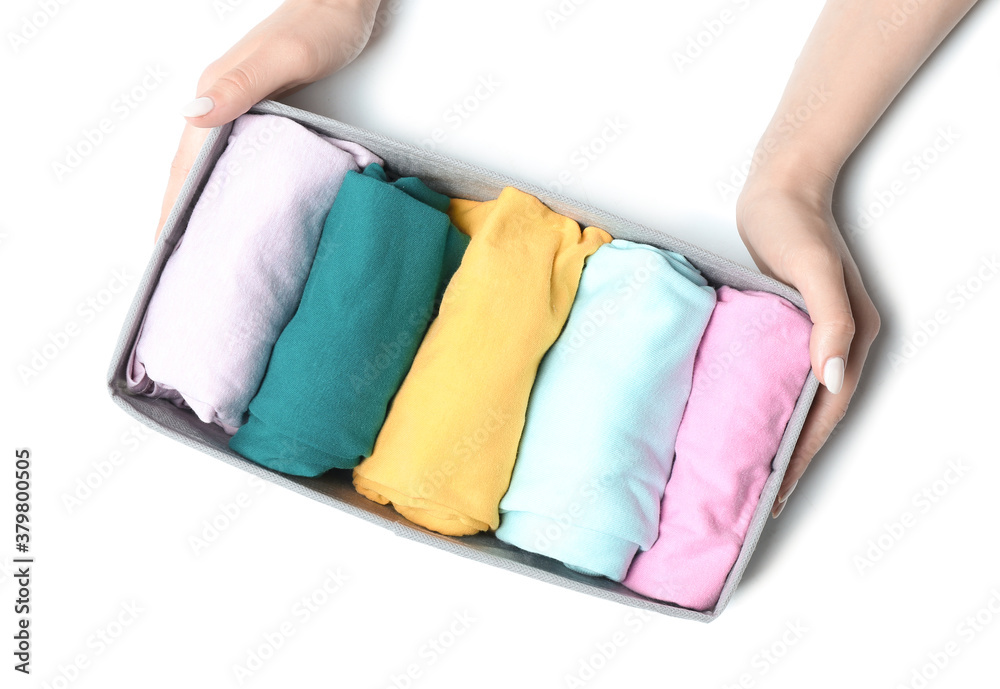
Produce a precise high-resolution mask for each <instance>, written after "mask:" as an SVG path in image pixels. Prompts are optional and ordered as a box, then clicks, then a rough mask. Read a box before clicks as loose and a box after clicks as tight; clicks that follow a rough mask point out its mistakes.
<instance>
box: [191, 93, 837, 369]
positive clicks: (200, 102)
mask: <svg viewBox="0 0 1000 689" xmlns="http://www.w3.org/2000/svg"><path fill="white" fill-rule="evenodd" d="M214 107H215V101H213V100H212V99H211V98H209V97H208V96H202V97H201V98H195V99H194V100H193V101H191V102H190V103H188V104H187V105H185V106H184V107H183V108H181V115H183V116H184V117H201V116H203V115H207V114H208V113H210V112H212V108H214ZM827 365H828V366H829V364H827Z"/></svg>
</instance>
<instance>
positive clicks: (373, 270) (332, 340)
mask: <svg viewBox="0 0 1000 689" xmlns="http://www.w3.org/2000/svg"><path fill="white" fill-rule="evenodd" d="M448 205H449V199H448V197H447V196H443V195H441V194H439V193H437V192H435V191H432V190H431V189H429V188H428V187H427V186H426V185H424V183H423V182H421V181H420V180H419V179H417V178H415V177H406V178H402V179H399V180H397V181H395V182H393V183H389V182H388V180H387V177H386V174H385V171H384V170H383V169H382V168H381V167H380V166H378V165H371V166H369V167H368V168H366V169H365V171H364V174H358V173H355V172H349V173H348V174H347V177H346V178H345V180H344V184H343V186H342V187H341V189H340V193H339V194H338V195H337V200H336V201H335V202H334V204H333V208H332V210H331V211H330V215H329V217H328V218H327V219H326V223H325V225H324V228H323V235H322V237H321V238H320V242H319V249H318V250H317V252H316V259H315V261H314V262H313V266H312V271H311V272H310V274H309V279H308V281H307V282H306V286H305V290H304V292H303V295H302V301H301V303H300V304H299V308H298V311H296V312H295V316H294V317H293V318H292V320H291V322H289V324H288V326H287V327H286V328H285V329H284V331H283V332H282V333H281V336H280V337H279V338H278V341H277V343H276V344H275V345H274V352H273V354H272V355H271V361H270V363H269V364H268V368H267V374H266V375H265V377H264V382H263V383H262V384H261V387H260V391H259V392H258V393H257V395H256V397H254V398H253V400H252V401H251V402H250V416H249V419H248V420H247V423H246V424H245V425H244V426H243V427H242V428H240V429H239V431H238V432H237V433H236V435H235V436H233V438H232V439H231V440H230V442H229V446H230V448H231V449H233V450H235V451H236V452H239V453H240V454H241V455H243V456H244V457H247V458H249V459H252V460H254V461H255V462H258V463H259V464H262V465H264V466H267V467H269V468H271V469H274V470H275V471H281V472H284V473H286V474H295V475H298V476H317V475H319V474H321V473H323V472H326V471H329V470H330V469H334V468H337V469H351V468H354V467H355V466H356V465H357V464H358V462H359V461H361V459H362V458H363V457H367V456H368V455H370V454H371V453H372V450H373V448H374V445H375V437H376V436H377V435H378V432H379V429H380V428H381V427H382V423H383V422H384V421H385V416H386V412H387V409H388V407H389V402H390V400H391V399H392V397H393V395H394V394H395V393H396V390H398V389H399V386H400V384H401V383H402V381H403V378H404V376H405V375H406V372H407V371H408V370H409V368H410V365H411V364H412V363H413V357H414V355H415V354H416V352H417V348H418V346H419V345H420V341H421V339H422V338H423V336H424V332H425V331H426V330H427V325H428V323H430V321H431V317H432V315H433V311H434V308H435V306H436V303H437V302H438V301H439V300H440V296H441V294H442V293H443V291H444V288H445V286H446V285H447V284H448V281H449V280H450V279H451V276H452V274H453V273H454V272H455V270H457V269H458V266H459V264H460V263H461V260H462V255H463V253H464V252H465V248H466V246H468V243H469V238H468V237H466V236H465V235H464V234H462V233H460V232H459V231H458V230H457V229H456V228H455V226H454V225H452V224H451V221H450V220H449V218H448V215H447V210H448Z"/></svg>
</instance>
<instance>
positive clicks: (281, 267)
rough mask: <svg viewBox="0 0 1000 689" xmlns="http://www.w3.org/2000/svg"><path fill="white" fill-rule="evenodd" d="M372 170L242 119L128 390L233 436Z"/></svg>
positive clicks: (276, 126)
mask: <svg viewBox="0 0 1000 689" xmlns="http://www.w3.org/2000/svg"><path fill="white" fill-rule="evenodd" d="M373 162H381V160H380V159H379V158H378V157H377V156H375V155H374V154H373V153H371V152H370V151H368V150H366V149H364V148H363V147H361V146H359V145H358V144H355V143H351V142H348V141H340V140H337V139H330V138H327V137H323V136H320V135H318V134H315V133H313V132H312V131H310V130H308V129H306V128H305V127H303V126H302V125H300V124H297V123H295V122H293V121H291V120H289V119H286V118H284V117H277V116H274V115H243V116H242V117H240V118H238V119H237V120H236V122H235V123H234V124H233V129H232V133H231V134H230V136H229V141H228V142H227V146H226V149H225V150H224V151H223V152H222V155H221V156H220V157H219V159H218V161H217V162H216V164H215V167H214V168H213V170H212V173H211V174H210V175H209V178H208V181H207V183H206V185H205V188H204V189H203V191H202V192H201V195H200V197H199V198H198V201H197V203H196V204H195V206H194V208H193V209H192V211H191V217H190V219H189V220H188V223H187V228H186V229H185V231H184V234H183V235H182V236H181V238H180V240H179V241H178V243H177V246H176V247H175V248H174V251H173V253H172V254H171V256H170V258H169V259H168V260H167V262H166V265H164V267H163V273H162V274H161V275H160V279H159V282H158V283H157V286H156V290H155V292H154V293H153V296H152V298H151V299H150V302H149V306H148V307H147V309H146V314H145V317H144V318H143V322H142V325H141V326H140V332H139V336H138V338H137V339H136V344H135V346H134V348H133V350H132V353H131V355H130V357H129V364H128V369H127V372H126V375H127V380H128V387H129V390H131V391H132V392H133V393H136V394H142V395H148V396H151V397H162V398H166V399H169V400H171V401H172V402H174V404H177V405H178V406H180V407H190V408H191V409H192V410H193V411H194V413H195V414H197V415H198V418H200V419H201V420H202V421H205V422H207V423H216V424H218V425H220V426H221V427H222V428H223V429H225V431H226V432H227V433H229V434H232V433H235V432H236V429H237V428H238V427H239V426H240V425H241V424H242V423H243V421H244V415H245V413H246V411H247V407H248V405H249V403H250V400H251V399H252V398H253V396H254V394H255V393H256V392H257V388H258V387H259V386H260V382H261V379H262V378H263V376H264V370H265V368H266V367H267V360H268V357H269V356H270V354H271V348H272V347H273V346H274V343H275V341H276V340H277V339H278V335H279V333H280V332H281V330H282V328H284V327H285V325H286V324H287V323H288V321H289V319H291V317H292V314H294V313H295V308H296V306H297V305H298V303H299V298H300V297H301V295H302V289H303V286H304V285H305V281H306V276H307V275H308V273H309V266H310V264H311V263H312V260H313V255H314V254H315V252H316V245H317V242H318V241H319V235H320V231H321V230H322V227H323V220H324V218H326V215H327V213H329V211H330V207H331V206H332V205H333V200H334V198H335V197H336V195H337V190H338V189H339V188H340V185H341V182H342V181H343V179H344V175H346V174H347V172H348V171H349V170H360V169H361V167H363V166H365V165H368V164H369V163H373Z"/></svg>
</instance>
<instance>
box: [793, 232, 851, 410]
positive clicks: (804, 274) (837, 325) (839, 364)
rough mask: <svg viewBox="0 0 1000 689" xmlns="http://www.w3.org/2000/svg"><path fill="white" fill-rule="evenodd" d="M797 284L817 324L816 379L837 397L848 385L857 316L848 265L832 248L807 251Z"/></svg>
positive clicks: (812, 352)
mask: <svg viewBox="0 0 1000 689" xmlns="http://www.w3.org/2000/svg"><path fill="white" fill-rule="evenodd" d="M796 272H797V273H798V275H796V276H795V280H794V282H793V284H794V285H795V286H796V288H798V290H799V292H801V293H802V298H803V299H805V302H806V307H807V308H808V309H809V316H810V318H811V319H812V322H813V328H812V336H811V338H810V340H809V358H810V362H811V363H812V369H813V372H814V373H815V375H816V377H817V378H818V379H819V381H820V382H821V383H823V385H825V386H826V388H827V389H828V390H829V391H830V392H831V393H833V394H837V393H839V392H840V390H841V388H842V387H843V385H844V373H845V370H846V367H847V355H848V352H850V350H851V342H852V340H853V339H854V331H855V325H854V315H853V313H852V312H851V300H850V297H849V296H848V294H847V283H846V279H845V277H844V264H843V261H842V260H841V257H840V254H839V253H838V252H837V250H836V249H835V248H834V247H832V246H825V245H821V246H820V247H817V248H816V249H815V250H812V251H807V252H803V255H802V256H801V257H800V259H799V261H797V270H796Z"/></svg>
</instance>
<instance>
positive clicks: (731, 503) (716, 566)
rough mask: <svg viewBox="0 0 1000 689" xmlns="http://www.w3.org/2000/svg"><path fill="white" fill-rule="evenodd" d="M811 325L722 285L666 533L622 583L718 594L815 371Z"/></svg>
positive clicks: (795, 313)
mask: <svg viewBox="0 0 1000 689" xmlns="http://www.w3.org/2000/svg"><path fill="white" fill-rule="evenodd" d="M811 327H812V324H811V323H810V321H809V318H808V317H807V316H806V315H805V314H804V313H803V312H802V311H799V310H798V309H797V308H795V306H793V305H792V304H791V303H789V302H788V301H786V300H785V299H782V298H781V297H779V296H776V295H774V294H768V293H766V292H755V291H746V292H740V291H738V290H736V289H733V288H731V287H721V288H720V289H719V291H718V303H717V305H716V307H715V311H714V313H713V314H712V319H711V320H710V321H709V324H708V328H707V329H706V330H705V337H704V338H703V339H702V342H701V347H700V348H699V349H698V356H697V358H696V359H695V366H694V382H693V386H692V390H691V397H690V398H689V400H688V405H687V409H686V410H685V411H684V417H683V419H682V420H681V425H680V429H679V430H678V432H677V455H676V457H675V458H674V467H673V472H672V473H671V476H670V480H669V481H668V482H667V486H666V490H665V491H664V495H663V504H662V506H661V509H660V529H659V536H658V538H657V540H656V543H654V544H653V547H652V548H650V549H649V550H648V551H646V552H644V553H639V554H638V555H637V556H636V558H635V560H634V561H633V563H632V567H631V568H630V569H629V572H628V576H627V577H626V578H625V581H624V584H625V586H627V587H629V588H630V589H632V590H634V591H637V592H638V593H641V594H643V595H646V596H649V597H650V598H656V599H658V600H662V601H666V602H669V603H675V604H677V605H680V606H682V607H685V608H690V609H692V610H709V609H711V608H713V607H714V606H715V604H716V603H717V602H718V600H719V596H720V594H721V593H722V588H723V585H724V584H725V581H726V577H728V576H729V572H730V570H731V569H732V567H733V565H734V564H735V562H736V559H737V557H738V556H739V553H740V549H741V548H742V546H743V541H744V540H745V538H746V534H747V529H748V528H749V526H750V519H751V517H752V516H753V513H754V510H755V509H756V508H757V504H758V502H759V501H760V495H761V491H762V490H763V488H764V483H765V481H766V480H767V477H768V476H769V475H770V473H771V464H772V461H773V459H774V456H775V454H776V453H777V451H778V445H779V444H780V442H781V438H782V436H783V435H784V431H785V426H786V425H787V424H788V420H789V418H791V415H792V410H793V409H794V408H795V404H796V401H797V400H798V398H799V394H800V393H801V391H802V387H803V385H804V384H805V380H806V376H807V375H808V374H809V368H810V363H809V337H810V332H811Z"/></svg>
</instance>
